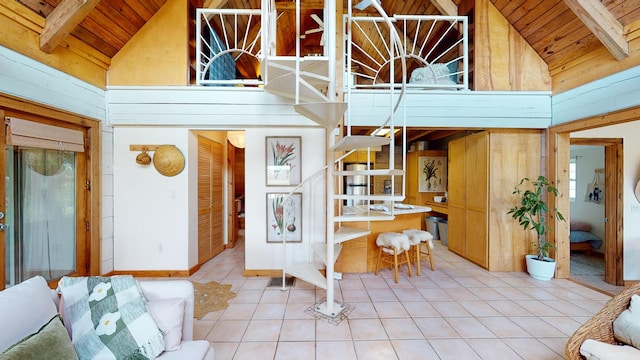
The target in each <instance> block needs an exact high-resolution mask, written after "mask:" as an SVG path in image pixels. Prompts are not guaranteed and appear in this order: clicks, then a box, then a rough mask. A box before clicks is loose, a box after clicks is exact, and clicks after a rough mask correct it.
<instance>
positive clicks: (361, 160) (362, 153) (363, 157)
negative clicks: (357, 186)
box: [342, 150, 376, 165]
mask: <svg viewBox="0 0 640 360" xmlns="http://www.w3.org/2000/svg"><path fill="white" fill-rule="evenodd" d="M342 162H343V163H345V164H366V163H367V162H369V163H371V164H372V165H375V162H376V153H375V151H373V150H371V151H370V153H369V154H367V151H366V150H358V151H354V152H353V153H351V154H349V156H347V157H346V158H344V159H343V160H342Z"/></svg>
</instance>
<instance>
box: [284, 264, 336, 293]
mask: <svg viewBox="0 0 640 360" xmlns="http://www.w3.org/2000/svg"><path fill="white" fill-rule="evenodd" d="M284 271H285V273H287V274H289V275H291V276H293V277H296V278H298V279H300V280H303V281H306V282H308V283H309V284H312V285H315V286H317V287H319V288H323V289H325V290H326V289H327V278H326V277H324V275H322V274H321V273H320V270H318V269H317V268H316V267H315V266H314V265H313V264H298V265H293V266H289V267H287V268H285V270H284ZM332 281H333V280H332Z"/></svg>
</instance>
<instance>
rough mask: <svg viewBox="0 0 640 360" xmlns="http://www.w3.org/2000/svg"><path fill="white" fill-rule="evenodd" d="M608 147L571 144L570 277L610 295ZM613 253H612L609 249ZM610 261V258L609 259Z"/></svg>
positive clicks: (584, 141)
mask: <svg viewBox="0 0 640 360" xmlns="http://www.w3.org/2000/svg"><path fill="white" fill-rule="evenodd" d="M605 165H606V164H605V147H604V146H601V145H593V142H592V141H591V139H575V140H572V143H571V147H570V159H569V198H570V213H569V214H568V215H569V216H568V217H569V219H568V220H569V224H570V225H569V240H570V244H569V246H570V275H571V278H572V279H573V280H576V281H579V282H581V283H584V284H586V285H589V286H592V287H594V288H598V289H601V290H603V291H608V289H610V286H608V285H615V284H614V283H608V282H607V281H606V279H612V278H615V277H613V276H611V273H612V272H615V269H613V268H612V267H611V266H609V267H608V266H607V257H606V251H607V246H606V243H607V238H606V234H607V231H606V226H607V223H608V217H607V214H606V211H605V210H606V206H605V201H604V200H605V198H604V195H605V194H604V191H605V188H606V185H607V184H606V183H605V176H604V175H605ZM609 251H611V249H609ZM609 258H611V257H609Z"/></svg>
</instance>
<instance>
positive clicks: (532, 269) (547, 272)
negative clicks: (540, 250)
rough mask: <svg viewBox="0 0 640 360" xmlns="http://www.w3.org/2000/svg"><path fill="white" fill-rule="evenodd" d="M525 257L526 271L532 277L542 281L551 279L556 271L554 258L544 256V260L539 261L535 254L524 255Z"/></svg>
mask: <svg viewBox="0 0 640 360" xmlns="http://www.w3.org/2000/svg"><path fill="white" fill-rule="evenodd" d="M525 259H526V262H527V272H528V273H529V275H531V277H532V278H534V279H537V280H544V281H549V280H551V278H552V277H553V274H554V273H555V271H556V261H555V260H554V259H552V258H548V257H545V258H544V259H545V260H546V261H540V260H538V257H537V256H536V255H525Z"/></svg>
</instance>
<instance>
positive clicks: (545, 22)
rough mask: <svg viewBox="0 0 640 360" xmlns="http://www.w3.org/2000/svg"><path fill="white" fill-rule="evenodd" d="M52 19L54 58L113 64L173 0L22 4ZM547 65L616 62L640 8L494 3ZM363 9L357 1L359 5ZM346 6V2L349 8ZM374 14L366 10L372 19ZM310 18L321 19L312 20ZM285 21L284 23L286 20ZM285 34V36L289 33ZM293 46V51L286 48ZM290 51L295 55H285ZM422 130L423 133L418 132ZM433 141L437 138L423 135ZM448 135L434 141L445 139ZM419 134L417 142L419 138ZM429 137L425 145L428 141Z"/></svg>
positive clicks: (232, 0)
mask: <svg viewBox="0 0 640 360" xmlns="http://www.w3.org/2000/svg"><path fill="white" fill-rule="evenodd" d="M16 1H17V2H18V3H21V4H23V5H24V6H26V7H27V8H29V9H31V10H32V11H34V12H36V13H37V14H39V15H40V16H42V17H44V18H45V19H46V21H45V27H44V30H43V32H42V35H41V36H40V48H41V50H42V51H44V52H47V53H50V52H52V51H53V50H54V49H55V48H56V47H57V46H60V44H61V42H62V39H64V38H65V37H67V36H73V37H76V38H77V39H79V40H81V41H82V42H84V43H86V44H88V45H89V46H90V47H92V48H94V49H96V50H97V51H98V52H100V53H102V54H104V55H105V56H107V57H109V58H110V57H113V56H114V55H115V54H116V53H118V51H119V50H120V49H121V48H122V47H123V46H124V45H125V44H126V43H127V42H128V41H129V40H130V39H131V38H132V37H133V35H135V34H136V33H137V32H138V31H139V30H140V28H141V27H142V26H143V25H144V24H145V23H146V22H147V21H148V20H149V19H150V18H151V17H152V16H153V15H154V14H155V13H156V12H157V11H158V10H159V9H160V8H161V7H162V6H163V5H164V4H165V2H166V1H167V0H84V1H80V0H16ZM469 1H470V0H414V1H391V0H386V1H385V0H383V1H382V7H383V8H385V10H386V12H387V13H388V14H443V15H454V14H457V7H458V6H461V7H462V6H464V4H465V3H468V2H469ZM490 1H491V2H492V3H493V5H494V6H495V7H496V8H497V9H498V10H499V11H500V12H501V13H502V15H503V16H504V17H505V18H506V19H507V21H508V22H509V23H511V25H512V26H513V27H514V28H515V29H516V30H517V31H518V32H519V33H520V35H521V36H522V37H523V38H524V39H525V40H526V41H527V42H528V43H529V44H530V45H531V47H532V48H533V49H534V50H535V51H536V52H537V53H538V54H539V56H540V57H541V58H542V59H543V60H544V61H545V62H546V63H547V65H548V67H549V70H550V72H551V73H552V74H553V71H555V70H556V69H562V68H563V66H566V65H567V64H570V63H571V62H572V61H575V60H576V59H578V58H580V57H583V56H585V55H587V54H590V53H592V52H594V51H597V50H601V49H603V48H604V49H606V50H607V51H608V52H609V53H610V54H611V56H612V57H613V58H615V59H617V60H621V59H624V58H625V57H626V56H627V55H628V52H629V45H628V43H627V41H626V39H625V34H624V27H625V26H626V25H629V24H632V23H634V22H635V21H637V20H639V19H640V1H636V0H633V1H629V0H490ZM353 2H354V3H358V2H359V1H358V0H354V1H353ZM188 3H189V4H191V5H193V6H194V7H206V6H209V7H219V6H220V4H223V5H222V7H224V8H231V9H234V8H254V9H258V8H260V0H227V1H224V0H188ZM301 3H302V5H301V8H302V17H301V18H302V19H303V20H304V23H303V24H301V28H302V31H305V30H311V29H314V28H317V25H318V23H317V21H316V20H317V18H318V16H321V15H322V12H321V10H320V9H322V8H323V4H324V2H323V0H301ZM344 4H345V6H346V4H347V1H344ZM276 6H277V8H278V9H279V11H280V12H282V13H283V15H282V16H284V17H293V18H295V2H292V1H291V0H284V1H283V0H276ZM371 11H372V10H365V13H366V12H371ZM311 14H315V15H316V19H313V17H312V16H311ZM279 21H280V20H279ZM285 30H286V29H285ZM278 36H279V40H278V44H281V45H279V46H282V47H283V48H282V49H280V50H279V52H281V53H282V52H287V51H291V49H293V46H292V45H291V44H292V41H293V40H294V39H295V31H279V33H278ZM319 36H321V33H320V32H311V33H310V34H309V35H308V36H306V37H305V40H304V44H303V45H304V46H306V49H307V51H308V52H312V53H319V52H322V51H321V50H322V49H321V48H320V47H318V45H319ZM286 44H289V45H286ZM287 46H288V47H289V48H288V49H287V48H286V47H287ZM418 130H419V129H418ZM419 131H424V133H423V135H424V136H425V137H426V136H427V135H428V133H430V132H431V131H433V130H429V129H424V130H419ZM441 135H442V133H441V132H440V133H437V134H433V135H432V136H434V137H435V136H441ZM416 136H417V134H414V135H413V137H416ZM425 137H422V138H423V139H424V138H425Z"/></svg>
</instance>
